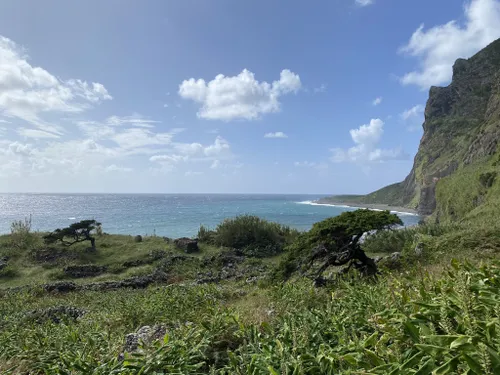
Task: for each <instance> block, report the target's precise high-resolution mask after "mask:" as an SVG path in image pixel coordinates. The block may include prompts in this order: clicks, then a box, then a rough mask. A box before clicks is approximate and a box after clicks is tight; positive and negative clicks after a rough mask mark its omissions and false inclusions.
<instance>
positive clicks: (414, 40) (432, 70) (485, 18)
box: [400, 0, 500, 89]
mask: <svg viewBox="0 0 500 375" xmlns="http://www.w3.org/2000/svg"><path fill="white" fill-rule="evenodd" d="M499 37H500V1H498V0H471V1H470V2H469V3H468V4H467V5H466V6H465V22H464V23H463V24H460V23H458V22H457V21H450V22H448V23H446V24H444V25H438V26H434V27H432V28H430V29H427V30H424V25H421V26H420V27H419V28H418V29H417V30H416V31H415V32H414V33H413V35H412V36H411V38H410V40H409V41H408V43H407V44H406V45H405V46H403V47H402V48H401V49H400V52H401V53H404V54H408V55H410V56H413V57H416V58H417V59H418V60H419V63H420V69H419V70H416V71H412V72H409V73H407V74H405V75H404V76H403V77H402V78H401V82H402V83H403V84H404V85H410V84H413V85H417V86H420V88H422V89H427V88H429V87H430V86H434V85H442V84H446V83H447V82H449V81H450V79H451V75H452V65H453V63H454V62H455V60H456V59H458V58H468V57H470V56H472V55H473V54H475V53H476V52H477V51H479V50H480V49H482V48H484V47H486V46H487V45H488V44H489V43H491V42H493V41H494V40H496V39H497V38H499Z"/></svg>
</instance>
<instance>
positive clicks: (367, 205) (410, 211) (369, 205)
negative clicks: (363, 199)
mask: <svg viewBox="0 0 500 375" xmlns="http://www.w3.org/2000/svg"><path fill="white" fill-rule="evenodd" d="M311 204H317V205H322V206H335V207H350V208H365V209H369V210H377V211H385V210H389V211H391V212H393V213H399V214H405V215H414V216H419V215H418V212H417V210H414V209H411V208H408V207H400V206H391V205H388V204H379V203H350V202H335V201H331V200H328V199H318V200H316V201H313V202H311Z"/></svg>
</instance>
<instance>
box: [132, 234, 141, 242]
mask: <svg viewBox="0 0 500 375" xmlns="http://www.w3.org/2000/svg"><path fill="white" fill-rule="evenodd" d="M134 242H142V236H141V235H140V234H138V235H137V236H135V237H134Z"/></svg>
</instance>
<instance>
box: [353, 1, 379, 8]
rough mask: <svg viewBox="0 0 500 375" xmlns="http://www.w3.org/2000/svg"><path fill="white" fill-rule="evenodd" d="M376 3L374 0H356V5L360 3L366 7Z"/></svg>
mask: <svg viewBox="0 0 500 375" xmlns="http://www.w3.org/2000/svg"><path fill="white" fill-rule="evenodd" d="M374 3H375V1H374V0H356V5H358V6H360V7H366V6H368V5H372V4H374Z"/></svg>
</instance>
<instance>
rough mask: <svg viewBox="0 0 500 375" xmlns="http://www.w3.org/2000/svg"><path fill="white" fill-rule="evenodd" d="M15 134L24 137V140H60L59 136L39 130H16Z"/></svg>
mask: <svg viewBox="0 0 500 375" xmlns="http://www.w3.org/2000/svg"><path fill="white" fill-rule="evenodd" d="M17 133H18V134H19V135H20V136H21V137H25V138H35V139H42V138H47V139H49V138H52V139H56V138H60V137H59V135H57V134H54V133H49V132H46V131H44V130H39V129H27V128H19V129H18V130H17Z"/></svg>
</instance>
